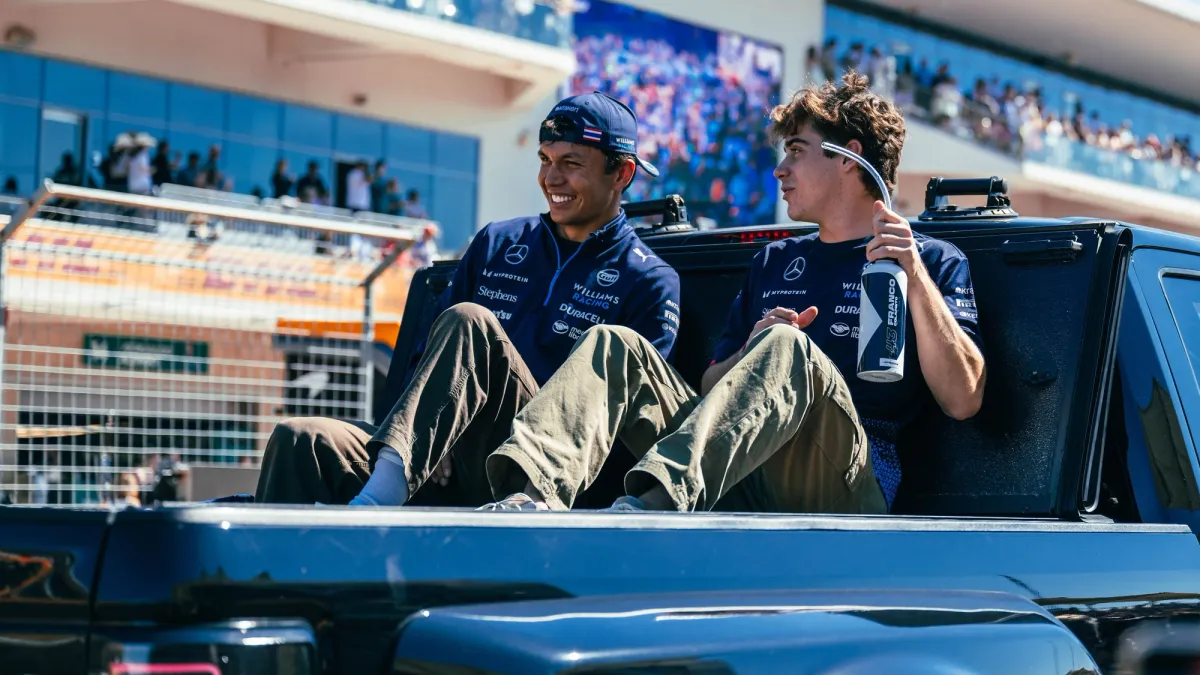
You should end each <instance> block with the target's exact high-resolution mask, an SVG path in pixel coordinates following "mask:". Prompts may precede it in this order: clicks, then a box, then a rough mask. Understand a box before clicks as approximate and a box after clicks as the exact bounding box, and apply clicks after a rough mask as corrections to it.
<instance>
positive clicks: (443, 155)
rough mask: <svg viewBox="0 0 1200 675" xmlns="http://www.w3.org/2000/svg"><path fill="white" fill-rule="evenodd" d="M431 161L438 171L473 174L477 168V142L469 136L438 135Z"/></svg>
mask: <svg viewBox="0 0 1200 675" xmlns="http://www.w3.org/2000/svg"><path fill="white" fill-rule="evenodd" d="M433 161H434V164H435V166H437V167H438V168H439V169H448V170H451V171H463V172H466V173H472V174H473V173H475V171H476V169H477V168H478V166H479V141H477V140H476V139H474V138H471V137H469V136H459V135H458V134H445V133H439V134H438V135H437V139H436V140H435V142H434V156H433Z"/></svg>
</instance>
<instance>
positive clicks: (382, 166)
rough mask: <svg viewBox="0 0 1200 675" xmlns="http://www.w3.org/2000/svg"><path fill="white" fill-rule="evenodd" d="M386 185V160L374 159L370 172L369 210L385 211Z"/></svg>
mask: <svg viewBox="0 0 1200 675" xmlns="http://www.w3.org/2000/svg"><path fill="white" fill-rule="evenodd" d="M387 186H388V177H387V162H385V161H384V160H382V159H380V160H376V161H375V169H374V171H372V172H371V210H372V211H374V212H375V213H387Z"/></svg>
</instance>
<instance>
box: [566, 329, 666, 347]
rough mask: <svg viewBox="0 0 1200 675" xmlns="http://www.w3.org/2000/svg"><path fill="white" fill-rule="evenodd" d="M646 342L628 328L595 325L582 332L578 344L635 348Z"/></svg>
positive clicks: (639, 334)
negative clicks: (620, 345) (618, 345)
mask: <svg viewBox="0 0 1200 675" xmlns="http://www.w3.org/2000/svg"><path fill="white" fill-rule="evenodd" d="M643 342H646V343H647V344H649V342H647V340H646V338H644V337H642V335H641V333H638V332H637V331H636V330H634V329H632V328H629V327H628V326H613V325H609V324H597V325H595V326H592V327H591V328H589V329H587V330H585V331H584V332H583V336H582V337H580V338H579V343H580V344H582V343H594V344H598V345H612V344H624V345H626V346H629V347H635V346H637V345H640V344H641V343H643Z"/></svg>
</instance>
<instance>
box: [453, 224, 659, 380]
mask: <svg viewBox="0 0 1200 675" xmlns="http://www.w3.org/2000/svg"><path fill="white" fill-rule="evenodd" d="M571 249H574V250H571ZM461 302H473V303H476V304H479V305H482V306H484V307H486V308H488V309H489V310H491V311H492V313H493V314H495V315H496V318H498V319H499V320H500V325H501V326H503V327H504V331H505V332H506V333H507V334H508V337H509V339H510V340H511V341H512V344H513V346H514V347H516V348H517V352H518V353H519V354H520V355H521V358H522V359H524V361H525V364H526V365H527V366H528V367H529V371H530V372H531V373H532V374H533V377H534V379H535V380H537V383H538V384H539V385H541V384H545V383H546V380H548V379H550V376H551V375H553V374H554V371H555V370H557V369H558V367H559V366H560V365H562V362H563V361H565V360H566V358H567V355H568V354H569V353H570V351H571V347H573V346H574V345H575V341H576V340H578V339H579V337H580V336H582V335H583V332H584V331H586V330H587V329H588V328H591V327H592V326H596V325H601V324H608V325H618V326H626V327H628V328H632V329H633V330H635V331H637V332H638V333H639V334H641V335H642V336H643V337H645V338H646V339H647V340H649V341H650V343H651V344H653V345H654V348H655V349H657V350H658V352H659V353H660V354H662V355H663V358H670V355H671V350H672V348H673V347H674V345H675V337H676V336H677V335H678V331H679V275H678V274H677V273H676V272H675V270H674V268H672V267H671V266H670V265H668V264H667V263H665V262H663V260H662V259H661V258H659V257H658V256H656V255H654V254H653V253H652V252H651V251H650V249H649V248H648V247H647V246H646V245H645V244H644V243H643V242H642V240H641V239H639V238H638V236H637V235H636V234H634V231H633V226H631V225H630V224H629V223H628V222H627V220H626V217H625V212H624V211H622V212H621V214H620V215H619V216H617V217H616V218H615V219H614V220H613V221H612V222H610V223H608V224H607V225H606V226H605V227H603V228H602V229H600V230H597V231H596V232H593V233H592V234H591V235H590V236H589V237H588V238H587V239H586V240H585V241H583V242H582V243H580V244H579V245H578V246H570V245H566V244H565V242H562V241H560V240H559V238H558V237H556V236H555V228H554V225H553V223H552V222H551V221H550V219H549V216H546V215H542V216H533V217H527V218H517V219H515V220H507V221H502V222H495V223H490V224H489V225H487V226H486V227H484V228H483V229H482V230H481V231H480V232H479V233H478V234H477V235H475V239H474V241H472V242H471V246H470V247H469V248H468V249H467V252H466V254H465V255H464V256H463V258H462V260H461V261H460V262H459V263H458V269H457V271H456V272H455V274H454V280H453V281H452V282H451V284H450V286H449V288H447V289H446V292H445V293H444V294H443V296H442V305H441V306H442V308H443V309H444V308H446V307H449V306H451V305H455V304H458V303H461Z"/></svg>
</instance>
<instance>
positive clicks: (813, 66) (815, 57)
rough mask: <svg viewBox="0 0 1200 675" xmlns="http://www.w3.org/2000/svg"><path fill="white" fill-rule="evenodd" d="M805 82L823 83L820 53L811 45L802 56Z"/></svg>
mask: <svg viewBox="0 0 1200 675" xmlns="http://www.w3.org/2000/svg"><path fill="white" fill-rule="evenodd" d="M804 77H805V82H814V83H815V82H824V81H825V80H826V78H825V70H824V69H823V68H822V67H821V52H820V51H819V50H818V49H817V46H816V45H811V46H810V47H809V48H808V52H807V53H806V54H805V55H804Z"/></svg>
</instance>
